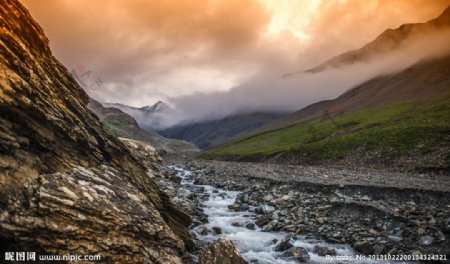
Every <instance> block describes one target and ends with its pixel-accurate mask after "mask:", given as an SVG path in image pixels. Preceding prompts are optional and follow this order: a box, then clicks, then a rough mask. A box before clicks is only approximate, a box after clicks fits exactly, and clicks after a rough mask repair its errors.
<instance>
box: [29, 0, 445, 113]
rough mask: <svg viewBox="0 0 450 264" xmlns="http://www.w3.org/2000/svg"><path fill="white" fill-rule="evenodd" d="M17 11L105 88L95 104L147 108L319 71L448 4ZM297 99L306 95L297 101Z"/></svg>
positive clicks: (114, 5) (53, 5) (371, 1)
mask: <svg viewBox="0 0 450 264" xmlns="http://www.w3.org/2000/svg"><path fill="white" fill-rule="evenodd" d="M22 3H24V5H25V6H26V7H27V8H28V9H29V10H30V12H31V14H32V15H33V17H34V18H35V19H36V20H37V21H38V23H40V24H41V26H42V27H43V28H44V31H45V33H46V35H47V36H48V37H49V39H50V44H51V47H52V50H53V52H54V54H55V56H56V57H57V58H58V59H59V60H61V61H62V62H63V63H64V64H65V65H66V67H68V68H69V69H81V68H84V69H85V70H91V71H92V75H94V76H95V77H98V78H100V79H101V80H102V81H103V83H102V85H101V86H100V87H98V89H95V90H88V91H87V92H88V93H89V94H90V95H91V96H93V97H95V98H97V99H99V100H101V101H104V102H105V101H106V102H120V103H125V104H129V105H133V106H144V105H149V104H152V103H154V102H155V101H156V100H159V99H162V100H165V101H169V102H171V101H176V98H177V97H180V96H189V95H192V94H194V93H196V92H200V93H209V92H216V91H229V90H230V89H231V88H233V87H236V86H239V85H241V84H242V83H245V82H248V81H249V80H252V79H254V78H258V76H260V75H264V78H266V77H267V78H279V76H280V75H282V74H284V73H286V72H291V71H295V70H300V69H304V68H308V67H311V66H315V65H316V64H319V63H320V62H322V61H324V60H326V59H329V58H330V57H333V56H335V55H338V54H339V53H341V52H344V51H347V50H351V49H355V48H359V47H361V46H362V45H364V44H365V43H367V42H369V41H371V40H372V39H374V38H375V37H376V36H377V35H379V34H380V33H381V32H383V31H384V30H385V29H387V28H396V27H398V26H400V25H401V24H404V23H413V22H425V21H427V20H429V19H432V18H435V17H437V16H438V15H439V14H440V13H441V12H442V11H443V10H444V9H445V8H446V7H447V6H448V5H449V4H450V0H431V1H430V0H364V1H362V0H322V1H321V0H165V1H161V0H39V1H37V0H22ZM261 89H277V87H262V88H261ZM303 92H304V93H305V94H308V93H311V92H312V91H309V90H308V91H302V90H299V94H298V95H299V96H302V93H303ZM239 96H244V95H239ZM249 96H255V95H249ZM174 98H175V99H174ZM311 100H312V99H311ZM299 107H300V106H299Z"/></svg>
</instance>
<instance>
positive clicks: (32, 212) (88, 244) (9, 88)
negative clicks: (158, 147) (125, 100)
mask: <svg viewBox="0 0 450 264" xmlns="http://www.w3.org/2000/svg"><path fill="white" fill-rule="evenodd" d="M0 67H1V69H0V84H1V90H0V212H1V213H0V227H1V228H0V239H1V241H2V242H0V248H2V249H5V248H7V247H11V246H13V247H14V246H15V245H18V248H20V249H21V251H23V250H26V249H27V248H33V249H38V250H39V251H43V252H51V253H56V254H64V253H71V254H76V253H80V254H82V253H83V252H88V253H89V254H97V253H99V254H104V256H105V257H106V258H108V259H110V260H111V261H112V262H117V263H136V262H142V261H143V259H144V258H146V257H147V258H148V259H150V260H151V261H153V262H155V263H168V262H170V263H179V262H181V261H182V258H183V256H185V255H186V254H187V253H186V249H185V247H188V248H189V247H192V246H193V242H192V241H193V240H192V237H191V235H190V233H189V230H188V229H187V226H188V225H189V224H190V218H189V216H188V215H186V214H185V213H183V212H182V211H180V210H179V209H178V208H177V207H175V206H174V205H173V204H172V203H171V202H170V201H169V197H168V196H167V195H166V194H164V193H162V192H160V191H159V190H158V188H157V186H156V184H155V183H154V182H153V181H152V180H151V178H150V177H149V175H148V170H149V168H148V166H146V165H144V164H142V163H141V162H139V161H138V160H137V159H136V158H134V157H133V156H132V155H131V154H130V152H129V150H128V149H127V148H126V147H125V145H124V144H123V143H121V142H120V141H119V140H118V139H117V138H114V137H111V136H109V135H108V133H107V132H106V131H105V129H104V127H103V126H102V124H101V123H100V121H99V119H98V118H97V117H96V116H95V115H94V114H93V113H91V112H90V111H89V110H88V108H87V103H88V100H89V98H88V96H87V95H86V93H85V92H84V91H83V90H82V89H81V88H80V87H79V86H78V85H77V83H76V82H75V80H74V79H73V78H72V77H71V76H70V74H69V72H68V71H67V69H66V68H65V67H64V66H63V65H62V64H61V63H59V62H58V61H57V60H56V59H55V58H54V57H53V56H52V54H51V51H50V48H49V46H48V39H47V38H46V37H45V35H44V33H43V31H42V29H41V28H40V27H39V25H38V24H37V23H36V22H35V21H34V20H33V19H32V18H31V16H30V14H29V12H28V11H27V10H26V9H25V8H24V7H23V6H22V5H21V4H20V3H19V2H18V1H15V0H3V1H1V2H0ZM183 242H184V243H183Z"/></svg>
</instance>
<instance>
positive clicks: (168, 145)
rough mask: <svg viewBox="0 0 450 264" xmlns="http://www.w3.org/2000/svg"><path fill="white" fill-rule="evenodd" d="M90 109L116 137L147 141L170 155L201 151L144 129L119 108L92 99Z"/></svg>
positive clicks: (191, 145) (159, 105) (183, 142)
mask: <svg viewBox="0 0 450 264" xmlns="http://www.w3.org/2000/svg"><path fill="white" fill-rule="evenodd" d="M88 107H89V109H91V110H92V111H93V112H94V113H95V114H96V115H97V116H98V118H100V120H101V121H102V123H103V124H104V125H105V127H106V129H107V130H108V131H109V132H110V133H111V134H113V135H115V136H118V137H124V138H129V139H136V140H140V141H145V142H148V143H150V144H151V145H153V146H154V147H155V148H156V149H158V150H162V151H163V152H168V153H179V152H197V151H198V150H199V149H198V148H197V146H195V145H194V144H192V143H189V142H186V141H182V140H176V139H169V138H165V137H163V136H161V135H159V134H158V133H156V132H154V131H152V130H150V129H142V128H141V127H139V124H138V123H137V121H136V120H135V119H134V118H133V117H132V116H130V115H128V114H126V113H124V112H122V110H120V109H118V108H114V107H103V105H102V104H101V103H99V102H97V101H95V100H94V99H92V98H91V99H90V101H89V105H88ZM159 107H162V104H155V105H154V107H152V109H149V111H158V108H159Z"/></svg>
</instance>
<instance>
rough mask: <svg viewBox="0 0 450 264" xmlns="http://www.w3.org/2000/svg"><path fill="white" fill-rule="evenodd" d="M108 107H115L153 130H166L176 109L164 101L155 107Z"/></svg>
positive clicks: (108, 104) (157, 103)
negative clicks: (169, 117) (170, 116)
mask: <svg viewBox="0 0 450 264" xmlns="http://www.w3.org/2000/svg"><path fill="white" fill-rule="evenodd" d="M103 105H104V106H106V107H114V108H118V109H120V110H122V111H123V112H125V113H127V114H129V115H131V116H132V117H134V118H135V119H136V120H137V121H138V123H139V125H140V126H142V127H143V128H148V129H152V130H160V129H163V128H165V127H166V126H167V125H166V122H167V121H168V119H167V118H168V116H169V115H170V114H173V113H174V111H175V110H174V109H173V108H172V107H170V106H169V105H167V104H166V103H164V102H162V101H158V102H156V103H155V104H153V105H147V106H143V107H133V106H129V105H124V104H119V103H104V104H103Z"/></svg>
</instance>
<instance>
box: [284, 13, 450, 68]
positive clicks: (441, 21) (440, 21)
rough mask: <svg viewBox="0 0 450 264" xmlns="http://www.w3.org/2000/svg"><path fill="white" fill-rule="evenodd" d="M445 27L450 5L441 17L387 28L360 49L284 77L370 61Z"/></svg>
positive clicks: (447, 23)
mask: <svg viewBox="0 0 450 264" xmlns="http://www.w3.org/2000/svg"><path fill="white" fill-rule="evenodd" d="M445 29H450V6H449V7H447V9H445V10H444V12H442V14H441V15H440V16H439V17H437V18H435V19H432V20H430V21H428V22H425V23H415V24H403V25H401V26H400V27H398V28H396V29H387V30H385V31H384V32H383V33H381V34H380V35H379V36H378V37H376V38H375V39H374V40H373V41H371V42H369V43H367V44H366V45H364V46H363V47H361V48H359V49H356V50H351V51H348V52H345V53H343V54H340V55H338V56H336V57H333V58H331V59H330V60H327V61H326V62H324V63H321V64H320V65H318V66H315V67H313V68H310V69H307V70H305V71H298V72H292V73H288V74H285V75H283V77H292V76H294V75H296V74H297V73H302V72H307V73H318V72H321V71H324V70H326V69H330V68H339V67H343V66H347V65H351V64H355V63H359V62H369V61H371V60H373V59H376V58H378V57H380V56H385V55H388V54H390V53H393V52H395V51H397V50H399V49H401V48H403V47H404V44H405V43H407V41H408V40H410V39H412V38H413V37H416V36H420V35H422V34H429V33H432V32H436V31H441V30H445Z"/></svg>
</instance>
